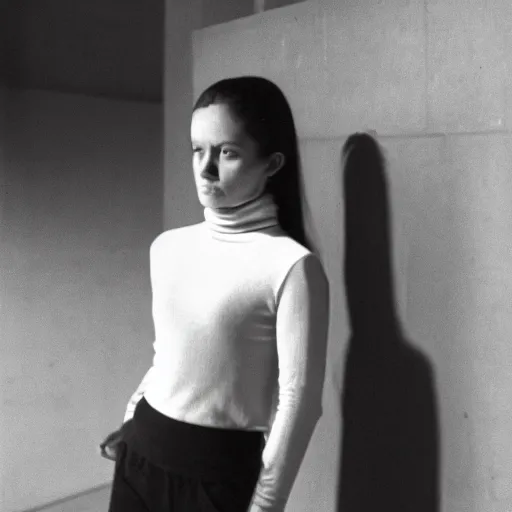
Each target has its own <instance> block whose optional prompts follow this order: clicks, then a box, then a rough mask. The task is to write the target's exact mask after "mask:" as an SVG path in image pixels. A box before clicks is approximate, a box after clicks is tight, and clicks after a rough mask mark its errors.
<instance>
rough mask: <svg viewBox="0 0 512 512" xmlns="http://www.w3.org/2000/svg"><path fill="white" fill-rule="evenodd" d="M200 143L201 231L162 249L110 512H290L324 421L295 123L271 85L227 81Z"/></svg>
mask: <svg viewBox="0 0 512 512" xmlns="http://www.w3.org/2000/svg"><path fill="white" fill-rule="evenodd" d="M191 141H192V150H193V157H192V158H193V160H192V161H193V170H194V178H195V183H196V187H197V194H198V197H199V201H200V202H201V204H202V206H204V215H205V220H204V222H202V223H199V224H196V225H192V226H187V227H183V228H179V229H173V230H170V231H166V232H164V233H163V234H161V235H160V236H158V237H157V238H156V240H155V241H154V242H153V244H152V246H151V249H150V268H151V283H152V291H153V319H154V326H155V342H154V349H155V355H154V360H153V365H152V367H151V368H150V370H149V371H148V373H147V374H146V376H145V377H144V379H143V381H142V383H141V385H140V386H139V388H138V389H137V391H136V392H135V394H134V395H133V397H132V398H131V400H130V402H129V404H128V408H127V411H126V415H125V418H124V425H123V427H122V428H121V429H120V430H119V431H117V432H115V433H113V434H111V435H110V436H109V437H108V438H107V439H106V440H105V441H104V442H103V443H102V445H101V446H102V450H103V454H104V456H106V457H108V458H112V459H114V460H116V468H115V474H114V482H113V488H112V494H111V501H110V508H109V512H142V511H151V512H281V511H283V510H284V508H285V504H286V501H287V499H288V497H289V494H290V491H291V488H292V485H293V482H294V480H295V477H296V475H297V472H298V470H299V466H300V464H301V462H302V459H303V456H304V454H305V451H306V448H307V446H308V443H309V440H310V437H311V435H312V433H313V430H314V428H315V425H316V423H317V421H318V419H319V418H320V416H321V414H322V390H323V383H324V375H325V362H326V361H325V360H326V345H327V331H328V323H329V286H328V281H327V279H326V276H325V273H324V270H323V267H322V265H321V263H320V260H319V259H318V257H317V256H316V255H315V254H314V253H313V252H312V250H311V248H310V246H309V243H308V241H307V240H306V235H305V231H304V225H303V220H302V206H301V188H300V175H299V156H298V148H297V137H296V133H295V126H294V122H293V117H292V114H291V111H290V108H289V105H288V103H287V101H286V99H285V97H284V95H283V94H282V92H281V91H280V90H279V88H278V87H277V86H276V85H274V84H273V83H272V82H270V81H268V80H266V79H263V78H258V77H240V78H232V79H227V80H222V81H220V82H218V83H216V84H214V85H212V86H211V87H209V88H208V89H207V90H206V91H204V92H203V94H202V95H201V96H200V97H199V99H198V100H197V102H196V104H195V106H194V110H193V115H192V122H191Z"/></svg>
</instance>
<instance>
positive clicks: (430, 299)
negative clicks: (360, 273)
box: [165, 0, 512, 512]
mask: <svg viewBox="0 0 512 512" xmlns="http://www.w3.org/2000/svg"><path fill="white" fill-rule="evenodd" d="M167 5H168V8H169V9H172V8H174V7H175V2H173V1H171V0H168V3H167ZM194 9H195V11H192V10H191V9H188V11H187V15H188V16H189V19H190V20H191V22H190V23H189V24H188V25H187V26H186V27H184V28H183V32H182V34H181V36H180V37H182V42H185V43H186V44H188V41H189V39H188V32H187V31H189V30H190V29H192V28H194V24H195V26H196V27H200V26H201V25H200V24H198V23H199V21H198V20H199V19H200V15H199V14H198V12H200V5H199V7H198V4H197V3H196V6H195V7H194ZM511 27H512V4H510V2H508V0H492V1H491V2H489V1H485V0H472V1H471V2H467V1H462V0H460V1H457V2H454V1H453V0H407V1H406V0H403V1H395V0H384V1H381V2H360V1H356V0H345V1H343V2H338V1H331V0H323V1H319V2H313V1H307V2H303V3H298V4H295V5H293V6H289V7H285V8H283V9H278V10H275V11H268V12H265V13H263V14H261V15H256V16H252V17H248V18H243V19H240V20H237V21H233V22H230V23H226V24H223V25H219V26H214V27H209V28H206V29H203V30H198V31H196V32H195V33H194V35H193V51H192V53H191V52H190V48H189V46H186V47H185V48H186V49H185V51H184V52H183V53H181V54H180V59H181V69H183V70H184V71H185V72H184V75H183V81H182V82H181V84H178V85H177V84H176V83H175V82H174V83H171V81H170V80H168V81H167V84H166V88H165V95H166V118H165V119H166V130H169V132H172V133H173V134H181V135H179V137H181V138H179V140H180V141H181V142H179V144H178V146H179V147H180V148H181V150H180V151H181V153H180V156H179V157H177V156H176V154H173V152H172V148H171V142H168V144H169V146H168V147H167V148H166V154H165V163H166V169H165V179H166V190H168V191H169V190H171V189H174V188H175V189H176V190H177V189H179V191H180V195H179V196H178V195H166V204H165V212H166V213H165V221H166V223H167V224H168V225H169V226H170V227H172V226H174V225H180V224H185V223H189V222H194V221H196V220H197V219H199V218H200V215H201V212H200V210H199V208H198V207H196V202H197V200H196V197H195V193H194V190H193V185H192V176H191V174H190V163H189V162H188V160H187V158H189V157H188V156H187V155H186V153H185V150H186V147H187V140H186V139H187V136H188V126H189V113H187V112H186V110H187V108H189V106H190V105H191V103H192V100H193V97H194V96H195V95H197V94H198V93H199V92H200V91H201V90H202V89H203V88H204V87H206V86H207V85H209V84H210V83H211V82H213V81H215V80H217V79H220V78H224V77H228V76H235V75H241V74H260V75H263V76H266V77H268V78H270V79H272V80H274V81H275V82H276V83H277V84H278V85H280V86H281V87H282V89H283V90H284V92H285V93H286V95H287V97H288V98H289V100H290V103H291V105H292V108H293V111H294V113H295V118H296V123H297V127H298V131H299V136H300V139H301V151H302V155H303V164H304V174H305V181H306V184H307V197H308V200H309V202H310V207H311V210H312V214H313V217H312V224H313V226H314V227H315V228H316V229H317V231H318V236H319V242H320V246H321V249H322V253H323V256H324V258H325V260H326V267H327V272H328V274H329V278H330V280H331V283H332V292H333V303H332V307H333V315H332V323H331V331H330V342H329V369H328V377H327V382H326V389H325V395H324V409H325V413H324V417H323V418H322V420H321V422H320V424H319V426H318V428H317V431H316V432H315V435H314V439H313V442H312V444H311V446H310V448H309V450H308V453H307V456H306V459H305V461H304V464H303V467H302V469H301V472H300V474H299V477H298V479H297V484H296V485H295V487H294V490H293V494H292V497H291V500H290V506H289V510H293V511H295V512H301V511H309V510H322V511H323V510H325V511H326V512H328V511H333V510H337V507H338V503H339V499H340V497H339V496H338V494H339V489H338V485H339V484H338V471H339V470H340V462H341V461H342V460H344V455H343V453H342V452H341V439H342V434H343V427H344V425H345V424H346V423H347V422H348V421H349V419H347V418H344V421H343V422H342V421H341V419H340V405H341V403H340V402H341V394H342V383H343V381H344V366H345V360H344V350H345V348H346V346H347V340H348V337H349V334H350V332H349V326H348V320H347V314H346V306H347V304H346V299H345V289H344V286H343V280H342V275H341V273H342V261H343V255H344V249H345V248H344V232H343V228H344V224H343V220H344V219H343V215H344V212H343V203H342V201H343V193H342V179H341V178H342V167H341V164H342V162H341V160H340V150H341V147H342V144H343V143H344V141H345V140H346V138H347V136H348V135H349V134H351V133H353V132H355V131H360V130H368V129H370V130H376V132H377V134H378V135H377V139H378V142H379V144H380V145H381V147H382V150H383V151H384V154H385V156H386V159H387V168H386V173H387V179H388V182H389V199H390V208H391V215H392V216H391V221H392V240H393V246H392V256H393V269H394V283H395V289H396V292H395V295H396V300H397V307H398V312H399V315H400V320H401V323H402V328H403V330H404V332H405V334H406V336H407V338H408V344H409V347H410V350H414V351H415V353H417V354H419V355H420V356H421V358H422V359H421V360H422V361H423V362H422V367H423V368H425V369H426V370H425V372H426V373H425V375H427V374H431V378H432V385H433V386H434V389H435V393H434V395H435V396H433V397H431V398H432V400H433V403H435V404H436V407H435V409H436V410H435V414H436V421H438V422H439V443H440V465H439V468H438V469H437V473H438V474H437V477H438V479H439V484H440V489H441V491H440V492H441V508H440V510H441V511H442V512H462V511H464V512H505V511H508V510H510V509H511V507H512V479H511V476H510V475H511V474H512V462H511V461H512V441H511V439H512V438H511V436H510V432H511V431H512V414H511V412H512V411H511V406H510V404H511V403H512V393H511V391H510V390H511V389H512V371H511V370H510V364H511V361H512V346H511V345H510V338H511V336H512V310H511V309H510V306H509V302H510V296H511V292H512V281H511V278H510V275H511V270H512V256H511V254H512V253H511V251H510V247H511V246H512V235H511V233H512V230H511V227H512V226H511V219H512V215H511V214H512V207H511V205H512V180H511V177H510V168H511V165H512V135H511V131H510V130H511V126H512V92H511V91H512V87H511V85H512V83H511V81H512V78H511V77H512V62H511V60H512V57H511V55H512V54H511V52H510V51H508V50H509V48H510V47H511V43H512V29H511ZM175 29H176V23H175V22H174V21H173V19H172V18H171V17H170V16H168V18H167V23H166V32H167V34H168V35H169V33H171V32H173V31H175ZM171 48H172V47H171V46H169V45H167V48H166V59H167V61H166V62H167V67H166V76H167V77H168V79H169V78H170V76H171V73H173V72H174V70H173V69H172V68H170V67H169V62H174V60H173V58H174V57H173V56H172V49H171ZM192 61H193V79H192V80H193V91H194V94H193V95H192V94H191V92H190V91H189V90H188V86H189V84H190V82H191V78H190V71H191V63H192ZM181 87H183V89H181ZM179 91H182V92H183V94H181V95H180V93H179ZM177 105H185V107H187V108H185V107H177ZM178 108H179V110H178ZM176 140H178V139H176ZM175 143H176V141H175V139H173V142H172V144H175ZM370 378H371V375H370ZM402 388H405V389H407V382H403V386H402ZM356 396H357V395H356ZM361 396H362V395H361ZM409 398H410V399H411V400H412V401H414V400H421V398H419V396H418V397H416V396H411V397H409ZM379 405H380V406H381V407H385V405H386V403H383V404H379ZM370 421H371V420H370ZM363 426H364V425H363ZM378 428H379V425H377V426H376V432H377V434H378ZM391 448H392V447H391ZM389 453H390V456H389V467H390V468H391V467H392V466H393V462H394V461H393V450H392V449H391V450H390V452H389ZM362 463H363V464H364V461H363V462H362ZM418 464H420V461H419V462H418ZM404 476H405V475H404ZM369 492H371V486H370V487H367V493H369ZM398 497H400V498H402V497H403V495H402V496H400V495H398V494H397V498H398ZM339 510H344V512H346V509H342V508H340V509H339ZM354 510H357V508H355V509H354ZM395 510H408V509H407V504H405V505H403V506H402V508H395ZM415 510H420V509H418V508H416V509H415ZM421 510H428V511H429V512H434V511H435V510H437V508H436V506H435V505H433V506H432V507H431V508H424V509H421ZM351 512H352V511H351Z"/></svg>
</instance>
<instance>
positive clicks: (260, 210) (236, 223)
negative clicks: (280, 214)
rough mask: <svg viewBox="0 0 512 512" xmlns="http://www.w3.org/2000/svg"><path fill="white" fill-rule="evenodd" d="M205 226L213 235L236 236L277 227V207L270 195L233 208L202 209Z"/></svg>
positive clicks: (264, 195)
mask: <svg viewBox="0 0 512 512" xmlns="http://www.w3.org/2000/svg"><path fill="white" fill-rule="evenodd" d="M204 218H205V221H206V225H207V226H208V228H210V229H211V231H213V232H215V233H222V234H225V235H236V234H239V233H248V232H253V231H261V230H262V229H266V228H270V227H273V226H276V225H278V220H277V205H276V204H275V202H274V199H273V197H272V196H271V195H270V194H267V193H264V194H262V195H261V196H259V197H258V198H256V199H253V200H251V201H249V202H247V203H244V204H242V205H240V206H236V207H233V208H209V207H206V208H205V209H204Z"/></svg>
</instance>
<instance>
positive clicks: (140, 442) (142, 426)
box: [108, 398, 264, 512]
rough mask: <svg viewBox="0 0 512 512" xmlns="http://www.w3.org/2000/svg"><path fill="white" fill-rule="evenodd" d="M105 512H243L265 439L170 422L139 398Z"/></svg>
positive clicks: (251, 433) (251, 493) (252, 485)
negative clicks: (106, 511)
mask: <svg viewBox="0 0 512 512" xmlns="http://www.w3.org/2000/svg"><path fill="white" fill-rule="evenodd" d="M123 431H124V435H123V439H124V440H123V442H122V443H121V444H120V449H119V451H118V458H117V461H116V466H115V472H114V480H113V485H112V492H111V498H110V506H109V509H108V512H247V511H248V509H249V506H250V503H251V499H252V496H253V492H254V488H255V486H256V483H257V480H258V476H259V472H260V469H261V452H262V450H263V443H264V438H263V433H261V432H249V431H240V430H227V429H216V428H210V427H201V426H198V425H191V424H188V423H184V422H180V421H176V420H173V419H170V418H168V417H166V416H164V415H162V414H160V413H159V412H158V411H156V410H155V409H153V408H152V407H151V406H150V405H149V404H148V403H147V401H146V400H145V399H144V398H143V399H142V400H141V401H140V402H139V404H138V405H137V408H136V410H135V414H134V419H133V420H132V421H131V422H129V423H127V424H125V426H124V428H123Z"/></svg>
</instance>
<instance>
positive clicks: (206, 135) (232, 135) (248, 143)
mask: <svg viewBox="0 0 512 512" xmlns="http://www.w3.org/2000/svg"><path fill="white" fill-rule="evenodd" d="M191 139H192V150H193V160H192V165H193V169H194V179H195V182H196V187H197V195H198V197H199V201H200V203H201V204H202V205H203V206H204V207H210V208H230V207H235V206H239V205H242V204H244V203H247V202H249V201H251V200H252V199H256V198H257V197H259V196H260V195H261V194H262V193H263V192H264V190H265V184H266V181H267V178H268V177H269V176H271V175H272V174H274V173H275V172H277V170H279V168H280V167H281V166H282V162H281V161H280V160H282V159H281V158H280V157H282V155H280V154H277V155H280V156H277V157H276V155H273V156H271V157H268V158H261V157H260V156H259V155H258V145H257V143H256V141H255V140H253V139H252V138H251V137H250V136H249V135H248V134H247V133H246V132H245V130H244V127H243V125H242V123H241V122H240V121H239V120H238V119H237V118H236V117H234V116H233V115H232V114H231V111H230V109H229V107H228V106H227V105H223V104H218V105H210V106H208V107H205V108H199V109H197V110H196V111H195V112H194V113H193V115H192V123H191Z"/></svg>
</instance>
